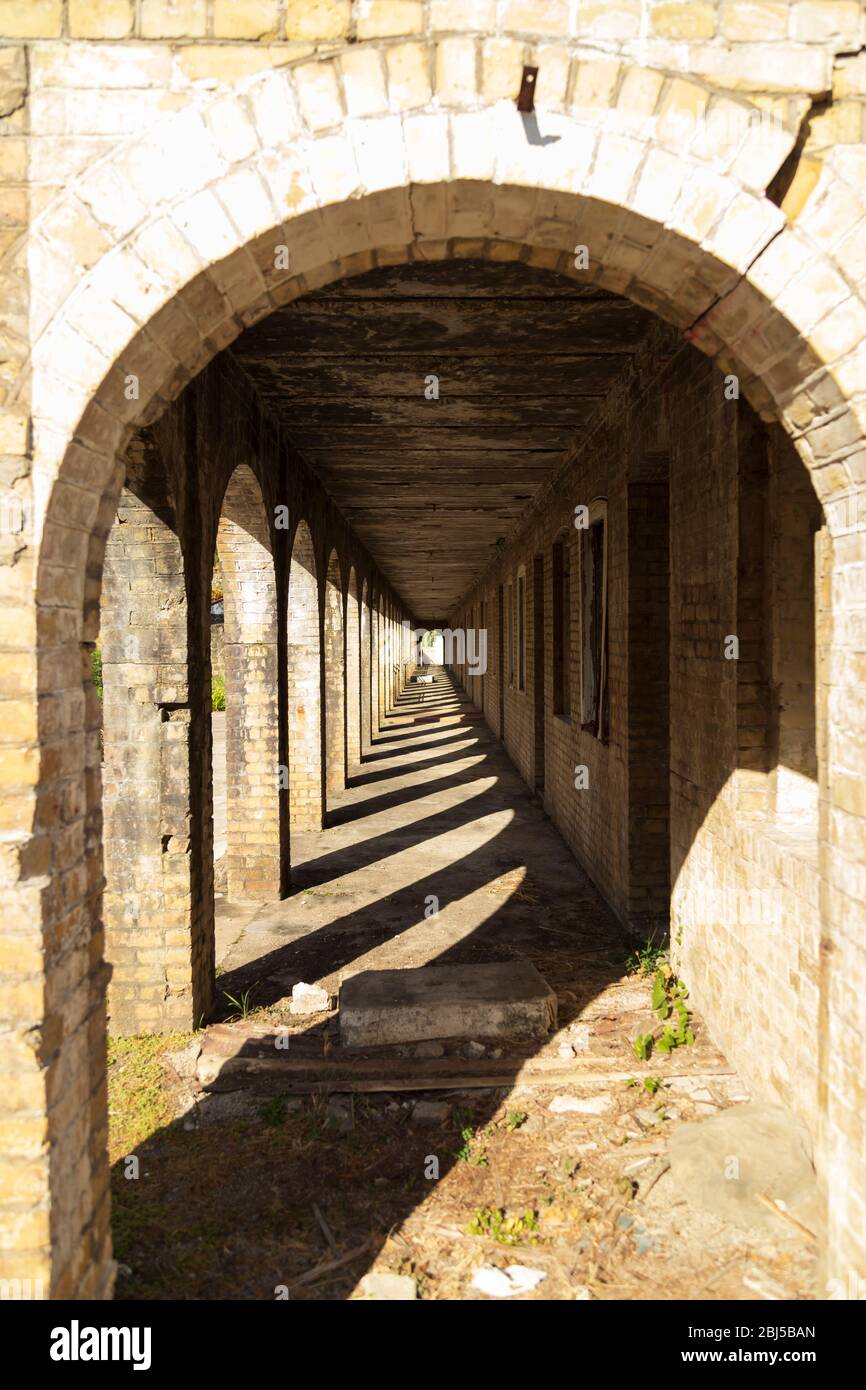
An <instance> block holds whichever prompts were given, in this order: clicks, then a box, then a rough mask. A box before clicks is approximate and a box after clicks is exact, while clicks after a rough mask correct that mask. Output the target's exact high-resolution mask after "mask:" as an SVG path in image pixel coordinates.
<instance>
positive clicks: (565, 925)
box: [217, 668, 628, 1005]
mask: <svg viewBox="0 0 866 1390" xmlns="http://www.w3.org/2000/svg"><path fill="white" fill-rule="evenodd" d="M328 819H329V822H330V824H329V828H328V829H326V830H324V831H321V832H318V833H306V834H296V835H295V836H294V837H293V841H292V861H293V866H294V868H293V891H292V894H291V896H290V897H289V898H288V899H286V900H285V901H283V902H276V903H273V904H269V905H267V906H266V907H263V908H261V909H259V910H257V911H256V912H255V913H254V914H253V915H252V916H251V917H249V915H248V911H247V912H244V913H243V919H244V920H243V923H241V918H240V915H239V913H238V908H237V907H229V905H225V906H224V907H223V910H222V911H221V912H220V914H219V926H218V950H217V959H218V961H219V963H220V965H221V967H222V970H223V971H225V972H228V974H229V975H230V976H231V983H232V985H234V986H235V987H245V986H247V985H249V984H250V983H251V982H252V981H253V980H255V981H256V982H257V988H256V994H255V998H256V1002H257V1003H258V1004H260V1005H262V1004H265V1005H266V1004H269V1003H272V1002H276V1000H277V999H279V998H281V997H285V996H286V995H287V994H290V993H291V989H292V986H293V985H294V984H295V983H296V982H297V981H299V980H305V981H307V982H309V983H314V982H321V983H322V984H324V985H326V986H327V987H328V988H329V989H330V990H331V991H332V992H334V993H335V992H336V990H337V988H338V985H339V981H340V977H341V974H342V973H344V972H348V973H352V972H355V971H357V970H360V969H388V968H391V969H393V968H399V967H404V966H418V965H425V964H428V963H433V962H435V963H439V964H442V963H453V962H486V961H496V960H512V959H514V958H515V957H521V958H525V959H537V958H543V960H544V962H545V969H546V971H547V974H548V975H549V974H550V973H551V972H552V973H553V974H554V975H559V976H560V977H563V978H560V980H559V981H556V980H551V983H552V984H554V985H557V984H564V983H565V979H564V977H565V976H567V977H568V982H569V984H568V987H569V988H571V989H574V988H575V980H574V969H573V961H572V959H571V958H572V957H573V956H574V955H575V954H578V955H580V956H581V957H582V958H583V962H584V968H582V969H581V971H580V980H579V981H577V987H578V989H579V991H580V994H581V995H582V996H583V997H584V999H586V998H587V991H589V992H590V993H592V992H593V991H594V990H597V989H599V988H603V987H604V985H605V984H606V983H607V982H608V981H609V980H612V979H614V978H618V977H619V975H620V973H621V968H622V962H623V959H624V956H625V954H626V952H627V950H628V944H627V942H626V939H625V937H624V934H623V932H622V929H621V928H620V926H619V923H618V921H617V920H616V918H615V917H614V915H613V913H612V912H611V911H610V909H609V908H608V907H607V906H606V905H605V903H604V902H603V900H602V898H601V897H600V895H599V894H598V892H597V891H596V889H595V888H594V887H593V885H592V884H591V883H590V881H589V879H588V878H587V877H586V875H585V874H584V873H583V872H582V870H581V869H580V868H579V866H578V865H577V863H576V862H575V860H574V858H573V857H572V855H571V854H570V853H569V851H568V850H567V849H566V847H565V845H564V843H563V841H562V840H561V838H560V836H559V834H558V833H557V831H556V830H555V829H554V827H553V826H552V824H551V822H550V820H549V819H548V817H547V816H546V814H545V812H544V811H543V809H542V807H541V806H540V804H539V803H538V801H537V799H536V798H534V797H533V795H532V794H531V793H530V791H529V789H528V788H527V787H526V785H525V784H524V782H523V781H522V780H521V778H520V777H519V775H518V773H517V772H516V771H515V769H514V767H513V766H512V764H511V762H510V760H509V759H508V758H507V756H506V755H505V753H504V752H503V751H502V749H501V747H500V745H499V743H498V742H497V740H496V739H495V738H494V737H493V735H492V734H491V733H490V731H489V730H488V729H487V727H486V725H484V724H483V723H482V722H481V716H480V714H479V713H478V711H477V710H476V709H475V708H474V707H473V706H472V705H471V704H470V703H469V702H468V701H467V699H466V697H465V696H464V695H463V694H462V692H460V691H459V690H458V689H457V688H456V687H455V685H454V683H453V682H452V680H451V679H450V677H448V676H447V674H445V673H444V672H443V671H442V670H441V668H440V669H439V670H438V672H437V679H436V684H435V685H434V686H433V687H432V688H431V687H429V686H425V687H415V686H410V687H408V688H407V690H406V691H405V692H404V694H403V696H402V697H401V701H400V705H399V710H398V712H396V713H395V714H393V715H392V716H391V717H390V718H389V719H388V730H387V734H380V735H379V736H377V738H376V740H375V742H374V745H373V747H372V748H371V749H370V750H369V751H368V753H367V755H366V757H365V758H364V761H363V763H362V765H361V766H360V767H359V768H358V769H356V770H355V773H354V775H353V776H352V777H351V779H350V786H349V788H348V789H347V790H346V791H345V792H343V793H342V794H341V795H340V796H339V797H338V798H336V800H335V801H334V803H333V805H332V806H331V807H330V808H329V817H328ZM557 962H558V963H559V964H557ZM220 983H221V985H222V983H223V982H222V980H221V981H220ZM231 993H233V994H234V993H235V988H232V989H231Z"/></svg>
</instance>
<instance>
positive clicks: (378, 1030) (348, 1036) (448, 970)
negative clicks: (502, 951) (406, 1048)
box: [340, 961, 556, 1047]
mask: <svg viewBox="0 0 866 1390" xmlns="http://www.w3.org/2000/svg"><path fill="white" fill-rule="evenodd" d="M555 1026H556V995H555V994H554V992H553V990H552V989H551V988H550V986H549V985H548V983H547V981H546V980H545V979H544V978H543V977H542V976H541V975H540V974H539V972H538V971H537V970H536V968H535V966H534V965H531V964H530V963H529V962H528V961H494V962H492V963H491V964H488V965H427V966H422V967H421V968H420V969H418V970H364V971H362V972H361V973H360V974H358V975H351V976H350V977H349V978H348V979H346V980H344V982H343V985H342V987H341V990H340V1038H341V1041H342V1043H343V1046H344V1047H376V1046H379V1045H381V1044H384V1043H403V1042H423V1041H425V1040H427V1039H431V1038H514V1037H519V1038H532V1039H546V1038H547V1035H548V1033H549V1032H550V1030H551V1029H552V1028H554V1027H555Z"/></svg>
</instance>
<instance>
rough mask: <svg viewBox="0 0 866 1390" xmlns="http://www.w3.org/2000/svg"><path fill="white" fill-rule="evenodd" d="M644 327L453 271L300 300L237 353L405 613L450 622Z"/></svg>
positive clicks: (544, 282)
mask: <svg viewBox="0 0 866 1390" xmlns="http://www.w3.org/2000/svg"><path fill="white" fill-rule="evenodd" d="M651 321H652V316H651V315H650V314H649V313H647V312H646V311H644V310H642V309H639V308H638V307H637V306H636V305H633V304H630V303H629V302H628V301H627V300H624V299H620V298H619V297H618V296H616V295H612V294H608V293H606V292H605V291H604V290H599V289H596V288H594V287H593V286H583V285H579V284H577V283H574V282H572V281H570V280H567V279H564V278H563V277H561V276H556V275H552V274H550V273H549V272H546V271H539V270H534V269H531V268H530V267H528V266H524V265H519V264H506V265H495V264H491V263H488V262H484V263H481V262H473V261H446V262H441V263H437V264H431V265H411V266H401V267H395V268H391V269H385V270H375V271H371V272H370V273H369V274H367V275H363V276H359V277H357V278H354V279H351V280H344V281H341V282H340V283H338V284H333V285H329V286H328V287H327V288H326V289H323V290H317V291H315V292H313V293H311V294H308V295H305V296H304V298H303V299H299V300H296V301H295V302H294V303H292V304H290V305H288V306H287V307H286V308H284V309H279V310H277V312H276V313H274V314H272V315H271V316H270V317H269V318H267V319H264V320H263V321H262V322H261V323H259V324H256V325H255V327H253V328H251V329H248V330H247V332H246V333H244V334H243V335H242V337H241V338H239V339H238V340H237V342H236V343H235V345H234V348H233V349H232V352H233V354H234V356H235V357H236V358H237V359H238V361H239V362H240V364H241V366H242V367H243V368H244V369H245V370H246V371H247V373H248V374H249V375H250V377H251V378H252V379H253V381H254V383H255V386H256V389H257V391H258V393H259V396H260V398H261V400H262V402H263V404H264V406H265V408H266V409H268V410H269V411H270V412H271V414H272V415H273V416H275V417H276V418H277V419H278V420H279V421H280V423H281V425H282V426H283V428H284V429H285V431H286V433H287V434H288V435H289V437H290V438H291V440H292V442H293V443H294V445H295V446H296V448H297V449H298V450H299V452H300V453H301V454H302V455H303V457H304V458H305V459H306V461H307V462H308V463H309V465H310V466H311V468H312V469H313V470H314V472H315V473H316V474H317V475H318V477H319V478H320V479H321V481H322V483H323V484H324V486H325V488H326V489H327V491H328V492H329V493H330V495H331V496H332V497H333V499H334V501H335V502H336V503H337V505H338V506H339V507H340V509H341V511H342V512H343V514H344V516H345V517H346V518H347V520H348V521H349V522H351V524H352V525H353V526H354V527H355V530H356V531H357V533H358V535H359V536H360V538H361V539H362V541H363V542H364V543H365V545H366V546H367V548H368V549H369V550H370V552H371V554H372V555H373V556H374V557H375V559H376V561H377V563H378V564H379V566H380V568H381V570H382V571H383V573H384V574H386V575H387V577H388V579H389V580H390V582H391V584H392V586H393V587H394V589H396V591H397V592H398V593H399V594H401V595H402V597H403V599H404V601H405V603H406V604H407V605H408V607H409V609H410V610H411V611H412V612H413V613H414V614H415V616H416V617H418V618H419V619H426V620H429V621H444V620H445V619H446V618H447V616H448V614H449V613H450V612H451V611H452V610H453V608H454V606H455V604H456V603H457V601H458V599H459V598H460V596H461V594H463V593H464V592H465V591H466V590H467V589H468V588H469V586H470V584H471V583H472V581H473V579H474V578H475V576H476V575H478V574H479V573H480V571H481V570H482V569H483V568H484V567H485V565H486V563H487V561H488V560H489V559H490V557H491V555H492V554H493V552H494V549H495V546H496V542H497V538H499V537H503V536H505V535H506V533H507V532H508V531H509V530H510V528H511V527H512V525H513V524H514V522H515V521H516V520H517V518H518V517H519V516H520V513H521V512H522V511H523V510H524V508H525V507H526V506H527V504H528V502H529V501H530V499H531V498H532V496H533V495H534V493H535V491H536V489H537V488H538V487H539V486H540V485H541V484H542V483H543V482H544V481H545V480H546V479H547V478H548V477H549V476H550V473H551V471H552V470H554V469H555V468H556V467H557V465H558V464H559V463H560V461H561V459H562V457H563V454H564V453H565V451H566V449H567V448H568V446H569V444H570V442H571V441H572V439H573V437H574V435H575V433H576V432H577V431H578V430H580V429H581V427H582V426H584V425H585V424H586V422H587V421H588V420H589V418H590V416H591V415H592V413H593V411H594V410H595V409H596V407H597V405H598V403H599V401H600V400H601V399H602V398H603V397H604V396H605V394H606V393H607V391H608V390H609V389H610V386H611V384H612V382H613V380H614V378H615V377H616V375H617V373H618V372H619V371H620V370H621V368H622V366H623V364H624V362H625V361H626V359H627V358H628V357H630V356H631V354H632V353H634V352H635V351H636V349H637V347H638V346H639V344H640V342H641V340H642V339H643V337H644V335H645V334H646V332H647V329H648V328H649V325H650V323H651ZM430 376H436V377H438V379H439V398H438V400H437V399H432V400H428V399H427V398H426V397H425V383H426V380H427V378H429V377H430Z"/></svg>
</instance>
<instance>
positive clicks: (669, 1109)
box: [110, 686, 817, 1300]
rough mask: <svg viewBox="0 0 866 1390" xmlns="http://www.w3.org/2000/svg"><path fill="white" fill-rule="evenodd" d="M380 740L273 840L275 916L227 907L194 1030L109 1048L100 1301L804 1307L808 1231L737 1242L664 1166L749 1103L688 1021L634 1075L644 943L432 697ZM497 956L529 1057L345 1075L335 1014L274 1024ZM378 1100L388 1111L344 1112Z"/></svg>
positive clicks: (647, 1017)
mask: <svg viewBox="0 0 866 1390" xmlns="http://www.w3.org/2000/svg"><path fill="white" fill-rule="evenodd" d="M392 725H393V729H392V731H389V737H388V739H387V740H386V739H382V740H380V741H379V742H378V743H377V744H376V746H375V747H374V749H373V750H372V752H371V754H370V755H369V757H368V759H367V760H365V762H364V764H363V765H362V767H361V769H360V770H359V771H358V773H357V775H356V777H355V778H354V779H353V781H352V785H351V786H350V788H349V790H348V791H347V792H346V793H345V794H344V795H343V796H342V797H340V798H339V799H338V800H337V801H336V803H335V804H334V805H333V806H332V808H331V810H330V819H331V822H332V824H331V825H329V828H328V829H327V830H325V831H322V832H321V833H320V834H317V835H307V836H297V837H295V839H294V841H293V860H294V863H295V865H296V868H295V871H294V886H293V892H292V894H291V896H290V897H289V898H288V899H286V900H285V901H284V902H280V903H273V904H268V905H265V906H263V907H261V908H251V907H249V906H245V907H243V908H239V907H238V906H236V905H232V904H228V903H222V904H221V913H220V921H219V927H218V959H219V961H220V970H219V979H218V981H217V984H218V987H219V990H220V1007H219V1009H218V1010H217V1013H216V1015H215V1017H214V1020H213V1021H212V1023H211V1025H210V1026H209V1027H208V1028H207V1029H205V1030H203V1031H202V1032H199V1033H197V1034H195V1035H190V1036H188V1037H184V1038H177V1037H175V1038H164V1039H154V1038H144V1039H130V1040H117V1041H115V1042H114V1043H113V1044H112V1052H111V1066H110V1092H111V1111H112V1115H111V1150H112V1159H113V1163H114V1170H113V1200H114V1213H115V1215H114V1231H115V1247H116V1254H117V1258H118V1259H119V1261H120V1262H121V1271H120V1278H119V1281H118V1289H117V1296H118V1297H119V1298H131V1299H137V1298H192V1299H214V1298H236V1299H273V1298H275V1297H289V1298H291V1299H294V1300H305V1299H348V1298H353V1297H362V1296H364V1293H365V1291H366V1289H367V1283H364V1284H363V1286H362V1281H363V1280H364V1276H365V1275H368V1274H370V1273H371V1272H376V1273H378V1272H385V1271H387V1272H391V1273H395V1274H399V1275H404V1276H408V1277H409V1279H410V1280H411V1284H410V1285H408V1286H407V1287H409V1288H411V1291H412V1293H413V1294H414V1295H415V1296H417V1297H418V1298H422V1299H460V1300H463V1299H474V1298H482V1299H483V1298H486V1297H488V1294H486V1293H484V1292H482V1291H480V1290H479V1289H478V1288H477V1287H475V1284H474V1280H475V1279H476V1277H477V1272H478V1270H479V1268H481V1267H484V1266H494V1267H496V1268H498V1269H504V1268H506V1267H507V1266H510V1265H521V1266H526V1267H529V1268H530V1269H532V1270H534V1271H538V1272H540V1273H541V1274H543V1276H544V1277H543V1279H541V1280H540V1282H538V1283H537V1285H536V1287H535V1288H534V1289H533V1290H532V1291H530V1292H525V1293H519V1294H516V1295H514V1296H516V1297H518V1298H523V1299H525V1298H529V1299H575V1298H577V1299H659V1298H660V1299H694V1300H711V1299H759V1298H767V1299H778V1298H800V1299H809V1298H812V1297H814V1296H815V1288H816V1279H817V1261H816V1254H815V1245H814V1243H813V1241H811V1240H810V1239H809V1235H808V1231H804V1230H803V1229H802V1227H798V1225H797V1223H796V1222H795V1221H792V1220H791V1219H790V1218H786V1217H785V1216H784V1214H778V1213H776V1214H773V1215H771V1217H770V1218H769V1220H768V1219H767V1212H766V1210H765V1211H763V1212H761V1213H760V1214H759V1213H756V1221H755V1224H754V1225H753V1226H749V1227H745V1226H742V1225H734V1224H733V1223H732V1222H730V1221H728V1220H726V1219H722V1218H721V1217H719V1216H718V1215H715V1214H713V1213H712V1212H711V1211H709V1210H707V1209H706V1208H705V1207H703V1206H701V1205H699V1204H696V1203H695V1202H694V1201H693V1200H691V1199H686V1197H685V1196H684V1195H683V1192H682V1191H681V1190H680V1189H679V1188H678V1185H677V1183H676V1182H675V1181H674V1179H673V1175H672V1173H671V1171H670V1169H669V1168H668V1159H667V1150H668V1141H669V1138H670V1136H671V1134H672V1133H673V1132H674V1131H675V1130H676V1129H678V1128H679V1127H680V1126H683V1125H685V1124H688V1123H690V1122H694V1121H698V1120H702V1119H706V1118H708V1117H710V1116H713V1115H717V1114H719V1113H720V1112H721V1111H723V1110H725V1109H728V1108H729V1107H731V1106H734V1105H737V1104H740V1103H742V1102H743V1101H746V1100H748V1097H747V1095H746V1094H745V1092H744V1090H743V1087H742V1085H741V1083H740V1081H739V1079H738V1078H737V1076H736V1075H735V1074H734V1073H733V1071H732V1070H731V1068H730V1067H729V1065H728V1064H727V1062H726V1060H725V1058H724V1057H723V1056H722V1055H721V1054H720V1053H719V1052H718V1050H717V1049H716V1048H715V1047H714V1046H713V1045H712V1042H711V1041H710V1039H709V1038H708V1037H707V1036H706V1035H705V1032H704V1030H703V1028H702V1026H701V1021H700V1019H699V1018H696V1017H695V1016H694V1015H692V1014H690V1017H689V1031H690V1033H691V1032H693V1033H694V1041H693V1043H691V1044H690V1045H686V1044H685V1043H683V1044H682V1045H680V1046H676V1047H674V1048H673V1050H672V1051H671V1052H670V1054H669V1055H664V1054H663V1053H662V1052H660V1051H659V1050H658V1046H657V1043H656V1046H655V1047H654V1048H653V1050H652V1051H651V1053H650V1056H649V1057H648V1059H647V1060H638V1057H637V1056H636V1053H635V1049H634V1040H635V1038H636V1037H637V1036H638V1035H640V1034H649V1033H653V1034H654V1036H655V1037H656V1040H657V1041H658V1037H659V1035H660V1034H661V1031H662V1026H663V1025H662V1024H660V1022H659V1018H658V1016H657V1014H656V1013H654V1012H653V1009H652V997H651V996H652V989H653V980H654V976H655V972H656V969H657V967H658V966H659V965H660V964H662V965H663V963H664V957H663V956H660V955H659V954H658V951H657V949H656V945H657V943H653V947H652V948H651V949H650V950H649V951H645V952H644V953H643V954H642V955H641V953H640V952H636V950H635V946H634V943H632V942H629V941H627V940H626V939H625V937H624V936H623V934H622V931H621V929H620V927H619V925H618V923H617V922H616V919H615V918H614V917H613V914H612V913H611V912H610V910H609V909H608V908H607V907H606V905H605V904H604V902H603V900H602V899H601V898H600V896H599V894H598V893H597V891H596V890H595V888H594V887H593V885H592V884H591V883H590V881H589V880H588V879H587V878H586V876H585V875H584V874H583V872H582V871H581V869H580V868H579V866H578V865H577V864H576V862H575V861H574V859H573V858H572V856H571V855H570V854H569V853H568V851H567V850H566V849H565V846H564V845H563V843H562V841H561V839H560V837H559V836H558V834H557V833H556V831H555V830H554V828H553V826H552V825H551V823H550V821H549V819H548V818H547V816H546V815H545V813H544V811H543V808H542V806H541V805H540V803H539V802H538V800H537V799H535V798H533V797H532V796H531V794H530V793H529V791H528V790H527V788H526V787H525V786H524V784H523V783H522V781H521V780H520V778H519V777H518V775H517V773H516V772H515V771H514V769H513V767H512V766H511V764H510V762H509V760H508V759H507V758H506V757H505V755H504V753H503V752H502V750H501V749H500V747H499V745H498V744H497V743H496V741H495V739H494V738H493V737H492V735H491V734H490V733H489V732H488V731H487V730H486V728H485V727H484V726H483V725H481V724H480V723H479V722H478V718H477V715H476V714H475V713H474V712H473V711H472V709H471V708H470V707H469V706H468V705H467V704H466V703H465V701H464V700H463V699H462V697H461V696H459V694H458V693H456V692H454V691H453V690H452V689H451V687H450V686H447V687H446V686H440V687H438V688H437V689H436V690H435V691H434V692H433V693H432V694H428V695H427V696H426V698H425V701H424V705H423V706H415V705H412V704H411V703H408V702H407V704H406V706H404V712H403V713H402V714H401V715H400V716H398V717H397V718H395V719H394V720H393V721H392ZM431 895H432V897H433V898H434V899H435V900H436V906H437V908H438V911H437V912H436V914H435V915H432V916H425V910H428V911H429V908H430V898H431ZM514 959H520V960H527V961H531V962H532V963H534V964H535V965H536V967H537V968H538V969H539V971H540V972H541V974H542V975H543V976H544V977H545V979H546V980H547V981H548V982H549V984H550V985H551V986H552V988H553V989H554V990H555V991H556V994H557V997H558V1015H559V1016H558V1024H557V1029H556V1031H555V1033H554V1034H553V1035H551V1037H550V1038H549V1040H548V1041H547V1042H546V1043H545V1044H543V1045H539V1044H535V1045H527V1044H521V1043H520V1042H519V1040H514V1039H499V1040H488V1039H472V1040H455V1041H446V1042H445V1043H444V1044H443V1047H442V1054H443V1055H442V1056H441V1057H438V1058H437V1057H435V1056H430V1055H428V1054H429V1052H430V1048H429V1046H428V1047H426V1048H425V1047H424V1046H422V1047H421V1048H420V1049H419V1048H418V1047H415V1046H412V1045H406V1046H404V1047H400V1048H387V1049H384V1048H383V1049H376V1050H373V1051H370V1052H367V1053H357V1052H352V1053H351V1054H349V1053H347V1052H344V1050H343V1049H342V1048H341V1046H340V1038H339V1026H338V1014H337V1012H336V1009H335V1008H331V1009H330V1010H328V1011H324V1012H322V1013H321V1014H318V1015H315V1016H313V1017H311V1018H298V1017H296V1016H294V1015H292V1014H291V1012H290V1007H289V1006H290V997H291V991H292V987H293V985H294V984H295V983H297V982H298V981H301V980H303V981H306V982H308V983H320V984H322V985H323V986H325V987H326V988H327V989H328V990H329V991H330V993H331V994H332V995H334V996H336V995H337V992H338V989H339V983H340V978H341V976H342V974H343V973H344V972H348V971H355V970H358V969H361V968H399V967H404V966H410V965H412V966H418V965H424V964H428V963H434V962H435V963H437V964H443V963H455V964H459V963H469V962H478V961H491V960H514ZM642 972H646V973H642ZM686 984H687V982H686ZM687 1003H688V1001H687V1000H686V1004H687ZM277 1037H280V1038H281V1039H282V1043H281V1045H280V1046H279V1047H277V1046H275V1039H276V1038H277ZM433 1050H434V1051H435V1050H436V1049H433ZM365 1067H366V1069H365ZM326 1069H327V1075H325V1071H326ZM545 1069H546V1070H545ZM377 1074H378V1075H379V1076H380V1077H382V1076H385V1077H387V1078H389V1079H390V1080H391V1081H392V1082H393V1086H392V1088H391V1089H387V1090H381V1089H378V1090H377V1089H358V1087H362V1088H365V1087H369V1086H376V1085H377V1084H379V1083H377V1082H376V1079H375V1078H376V1075H377ZM422 1076H423V1078H424V1080H423V1082H422ZM488 1080H490V1084H489V1085H488V1084H485V1082H486V1081H488ZM527 1083H530V1084H527ZM353 1087H354V1088H355V1089H354V1090H353ZM426 1087H433V1089H426ZM312 1088H315V1089H314V1090H313V1089H312ZM311 1091H312V1093H310V1092H311ZM431 1104H432V1107H433V1108H432V1109H431ZM552 1107H553V1108H552ZM569 1107H571V1108H569ZM130 1157H134V1158H137V1159H138V1166H137V1171H138V1176H137V1177H134V1176H130V1175H129V1172H130V1165H129V1162H128V1160H129V1158H130ZM771 1195H772V1194H771ZM759 1215H760V1216H761V1217H762V1218H763V1220H762V1221H760V1222H759V1220H758V1216H759Z"/></svg>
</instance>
